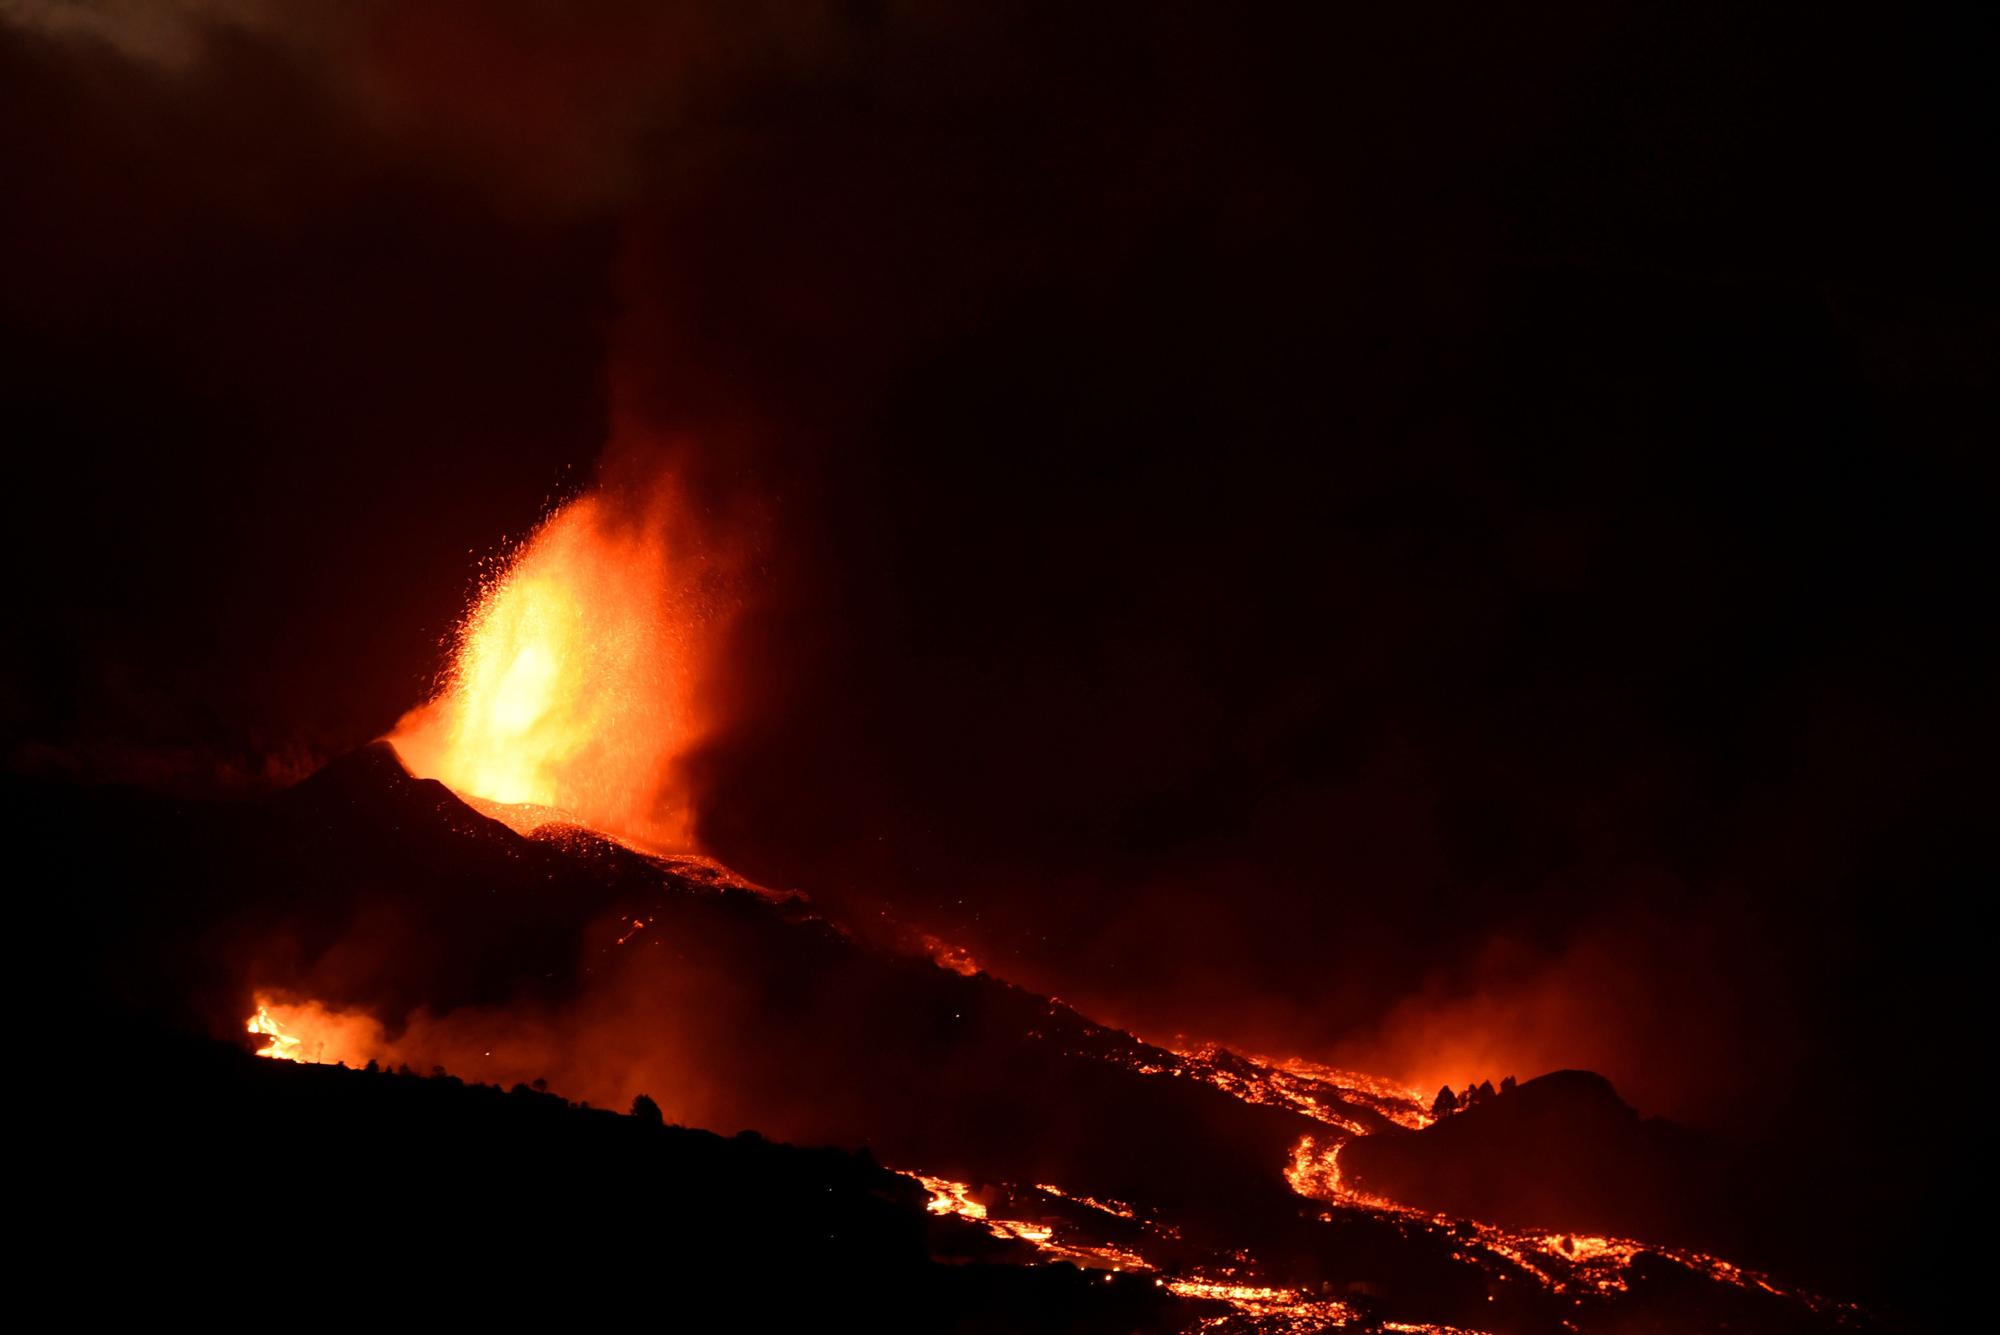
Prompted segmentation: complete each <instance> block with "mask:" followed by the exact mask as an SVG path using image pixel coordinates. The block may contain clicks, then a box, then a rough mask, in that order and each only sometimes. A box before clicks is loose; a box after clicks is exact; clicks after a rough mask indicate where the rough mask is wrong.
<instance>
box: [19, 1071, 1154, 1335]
mask: <svg viewBox="0 0 2000 1335" xmlns="http://www.w3.org/2000/svg"><path fill="white" fill-rule="evenodd" d="M105 1074H106V1075H107V1076H111V1075H113V1072H112V1070H111V1069H110V1068H106V1070H105ZM101 1083H102V1088H101V1089H100V1090H99V1091H98V1097H96V1098H94V1099H90V1100H86V1101H83V1102H82V1103H81V1104H80V1105H79V1106H78V1108H77V1109H76V1110H75V1113H74V1115H73V1117H72V1118H71V1119H70V1125H69V1126H68V1128H67V1129H68V1131H69V1132H70V1133H71V1135H72V1136H73V1138H74V1139H73V1143H74V1144H76V1145H77V1146H78V1147H79V1148H80V1149H82V1150H83V1151H84V1152H82V1153H79V1154H78V1155H77V1156H76V1157H74V1158H72V1159H69V1160H68V1161H67V1162H64V1163H62V1164H61V1165H60V1167H61V1169H62V1170H64V1172H65V1173H66V1177H67V1181H66V1184H65V1187H66V1189H65V1190H64V1191H63V1192H62V1193H61V1194H60V1196H59V1197H55V1198H52V1209H51V1214H52V1216H53V1217H52V1218H49V1219H45V1220H42V1221H40V1222H41V1223H42V1224H43V1225H44V1226H49V1225H52V1226H53V1229H54V1232H55V1235H56V1236H59V1237H63V1238H67V1239H70V1240H72V1248H71V1249H70V1250H69V1251H68V1252H67V1254H66V1255H65V1256H63V1257H62V1258H61V1262H62V1263H70V1264H75V1265H77V1266H78V1267H79V1268H80V1269H81V1270H82V1271H84V1272H86V1273H89V1272H96V1273H98V1274H99V1275H101V1276H102V1277H103V1279H104V1280H109V1281H114V1282H100V1283H95V1284H89V1283H86V1284H85V1285H84V1286H83V1288H82V1289H81V1296H82V1297H83V1298H84V1300H85V1301H84V1303H83V1309H82V1310H87V1311H93V1312H96V1313H98V1314H99V1315H101V1316H106V1317H109V1316H113V1315H116V1314H119V1313H126V1312H132V1311H143V1312H153V1313H158V1312H161V1311H180V1312H190V1311H205V1312H212V1313H216V1314H223V1313H231V1312H238V1313H240V1312H243V1311H246V1310H263V1311H265V1312H267V1313H268V1314H269V1315H270V1317H271V1318H272V1319H273V1320H277V1319H286V1320H293V1319H299V1318H301V1317H310V1316H311V1315H313V1314H319V1315H325V1314H330V1313H336V1312H346V1313H349V1314H351V1315H353V1316H355V1317H358V1316H359V1314H360V1313H362V1312H366V1311H370V1310H376V1311H379V1312H381V1314H382V1316H383V1317H384V1319H394V1320H399V1321H402V1320H408V1319H410V1318H412V1317H416V1316H428V1317H430V1318H431V1319H434V1320H440V1321H445V1320H448V1321H450V1322H451V1323H452V1324H453V1325H454V1326H456V1325H458V1324H459V1323H460V1322H464V1321H468V1320H474V1319H485V1320H493V1321H500V1322H505V1323H506V1324H507V1326H508V1327H510V1328H512V1327H515V1326H517V1325H518V1324H519V1323H520V1322H522V1321H524V1320H529V1319H539V1320H543V1321H549V1322H561V1323H562V1324H564V1325H565V1326H567V1325H570V1324H572V1323H575V1322H579V1321H585V1320H591V1321H595V1320H602V1319H605V1318H617V1317H622V1316H625V1315H626V1314H632V1315H633V1316H634V1317H636V1316H637V1315H638V1314H640V1313H645V1312H651V1313H654V1314H656V1315H657V1316H658V1317H659V1319H661V1320H663V1321H665V1322H667V1324H668V1326H669V1328H672V1327H673V1326H675V1325H679V1326H681V1327H683V1328H688V1329H746V1330H752V1329H798V1328H820V1327H822V1326H825V1325H827V1324H829V1323H832V1324H837V1325H843V1326H846V1327H849V1328H854V1329H871V1330H875V1329H879V1330H924V1331H929V1330H941V1331H966V1332H987V1331H995V1332H998V1331H1015V1330H1025V1329H1037V1330H1058V1331H1076V1332H1086V1331H1091V1332H1095V1331H1104V1332H1114V1331H1115V1332H1127V1331H1147V1330H1165V1329H1179V1328H1182V1327H1184V1326H1185V1325H1186V1324H1187V1322H1188V1321H1189V1319H1190V1316H1189V1312H1188V1310H1187V1307H1188V1305H1187V1304H1184V1303H1182V1302H1179V1301H1178V1300H1176V1299H1174V1298H1173V1297H1172V1296H1171V1295H1169V1294H1167V1293H1165V1292H1164V1291H1163V1290H1162V1289H1160V1288H1158V1287H1156V1286H1155V1285H1154V1284H1152V1283H1151V1282H1150V1280H1148V1279H1145V1278H1143V1277H1138V1276H1122V1275H1121V1276H1115V1277H1107V1276H1104V1275H1100V1274H1088V1273H1085V1272H1082V1271H1079V1270H1077V1269H1075V1268H1074V1267H1071V1266H1067V1265H1037V1266H1028V1265H1024V1264H1022V1262H1023V1261H1024V1260H1025V1259H1027V1258H1025V1257H1023V1256H1022V1255H1021V1254H1020V1253H1022V1252H1024V1251H1026V1250H1028V1249H1026V1248H1025V1247H1023V1246H1022V1245H1020V1244H1017V1243H1009V1242H1005V1241H1002V1240H999V1239H996V1238H994V1237H992V1236H991V1235H990V1234H988V1233H986V1232H985V1231H984V1230H982V1229H979V1228H977V1227H975V1226H973V1225H971V1224H968V1223H965V1222H963V1221H960V1220H958V1219H953V1218H940V1217H938V1216H935V1215H932V1214H930V1213H928V1212H927V1211H926V1209H925V1205H926V1202H927V1201H928V1199H929V1194H928V1193H927V1192H925V1191H924V1190H923V1188H921V1187H920V1186H919V1185H918V1184H916V1183H915V1182H913V1181H911V1180H910V1179H909V1178H907V1177H904V1176H901V1175H899V1174H896V1173H892V1172H889V1171H887V1170H885V1169H883V1168H881V1167H880V1166H878V1165H876V1164H875V1163H874V1162H873V1161H872V1159H870V1158H869V1157H868V1156H867V1155H865V1154H861V1155H855V1154H848V1153H844V1152H842V1151H839V1150H827V1149H821V1150H807V1149H796V1148H793V1147H790V1146H785V1145H776V1144H772V1143H771V1142H769V1141H766V1140H764V1139H763V1138H762V1137H760V1136H756V1135H754V1134H744V1135H740V1136H736V1137H733V1138H724V1137H721V1136H716V1135H712V1134H709V1133H707V1132H703V1131H694V1130H688V1129H685V1128H682V1127H678V1126H666V1125H661V1124H659V1123H657V1122H649V1121H648V1120H646V1119H642V1118H640V1117H635V1116H621V1115H617V1114H614V1113H610V1112H606V1111H603V1110H598V1109H589V1108H580V1107H577V1106H574V1105H572V1104H570V1103H568V1102H566V1101H565V1100H563V1099H561V1098H558V1097H556V1096H554V1095H551V1094H547V1093H542V1092H538V1091H534V1090H531V1089H528V1088H526V1087H521V1088H516V1089H514V1090H513V1091H511V1092H503V1091H502V1090H500V1089H498V1088H494V1087H491V1086H480V1085H467V1084H465V1083H463V1082H462V1081H460V1080H458V1079H456V1078H454V1077H449V1076H437V1077H431V1076H418V1075H414V1074H408V1073H405V1074H394V1073H390V1072H378V1071H355V1070H349V1069H346V1068H344V1067H337V1066H307V1065H299V1064H295V1063H290V1062H278V1061H268V1060H262V1059H258V1058H255V1057H252V1056H251V1055H250V1054H249V1050H248V1048H247V1046H246V1047H242V1048H233V1047H231V1046H230V1045H226V1044H221V1043H214V1042H209V1041H205V1040H189V1039H174V1038H171V1037H169V1036H165V1035H157V1034H152V1035H149V1034H146V1033H144V1032H141V1033H138V1034H130V1033H128V1034H127V1035H126V1037H125V1042H124V1044H123V1047H122V1050H121V1053H120V1061H119V1064H118V1066H117V1068H116V1071H115V1078H110V1079H105V1080H104V1081H102V1082H101ZM45 1167H46V1165H45Z"/></svg>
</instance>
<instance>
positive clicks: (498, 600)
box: [389, 490, 712, 847]
mask: <svg viewBox="0 0 2000 1335" xmlns="http://www.w3.org/2000/svg"><path fill="white" fill-rule="evenodd" d="M674 514H675V511H674V508H673V500H672V495H671V493H670V492H668V491H664V490H663V491H661V492H659V493H658V494H657V495H656V496H655V498H654V501H653V503H652V504H651V505H650V506H647V507H643V509H642V512H641V513H636V514H634V513H626V512H624V511H623V510H622V509H621V508H620V507H619V506H617V505H615V504H613V503H612V502H610V501H609V500H607V499H605V498H602V497H599V496H586V497H584V498H582V499H580V500H576V501H573V502H571V503H570V504H568V505H566V506H564V507H562V508H561V509H559V510H557V511H556V512H555V513H554V514H552V515H550V516H549V518H548V519H547V520H546V521H545V522H544V523H543V524H542V525H541V527H540V528H538V529H537V530H536V531H535V532H534V533H533V534H532V535H531V536H530V537H529V538H528V540H527V541H526V542H525V543H523V544H522V546H521V547H520V548H519V549H518V550H517V551H516V552H514V554H513V555H512V556H511V557H510V558H509V560H508V561H507V563H506V565H505V568H504V569H503V570H502V571H501V572H500V573H499V575H498V576H497V577H496V578H494V579H492V580H491V581H490V582H488V583H487V584H486V586H485V587H484V589H483V590H482V591H481V593H480V595H479V597H478V599H477V600H476V601H475V603H474V605H473V608H472V611H471V612H470V614H469V615H468V616H467V618H466V620H465V623H464V624H463V625H462V626H461V627H460V629H459V632H458V635H457V640H456V646H455V651H454V654H453V659H452V662H451V665H450V667H449V669H448V670H447V672H446V674H445V678H444V685H443V688H442V690H440V691H439V693H438V694H437V696H436V697H435V698H434V699H432V700H430V701H429V702H427V703H426V704H424V705H421V706H419V707H418V708H417V709H414V710H412V711H411V712H410V713H409V714H407V715H405V716H404V717H403V719H402V721H401V722H399V723H398V724H397V725H396V730H395V731H394V732H393V733H392V734H391V735H390V739H389V740H390V741H391V743H392V744H393V745H394V746H395V747H396V750H397V752H398V753H399V754H400V755H401V756H402V758H403V762H404V764H406V765H408V766H409V768H410V770H411V772H412V773H414V774H416V775H418V776H420V777H423V778H434V779H437V780H439V781H441V782H443V783H444V784H445V785H446V786H447V787H449V788H451V789H452V790H453V791H455V792H457V793H459V794H460V795H461V796H464V797H466V798H468V799H483V800H482V801H481V802H480V803H479V805H481V806H482V807H483V808H484V809H486V810H487V811H488V812H489V814H492V815H494V816H496V817H498V818H500V819H502V820H505V821H507V822H508V823H509V824H511V825H514V826H515V828H516V829H519V830H522V831H523V832H526V831H528V830H531V829H533V828H534V827H535V826H537V825H540V824H542V823H544V822H545V821H547V820H549V819H551V818H554V819H567V820H571V821H575V822H577V823H580V824H584V825H588V826H591V827H592V828H595V829H598V830H601V831H604V832H606V833H610V834H615V835H618V836H621V837H626V838H630V839H634V840H637V841H640V842H643V843H646V844H649V845H653V846H659V847H675V846H682V845H684V844H685V843H686V842H687V838H688V833H689V831H688V819H687V813H686V811H685V809H684V804H681V803H677V802H674V801H672V800H671V799H670V796H669V793H670V785H671V779H672V770H673V763H674V760H675V758H676V757H677V756H678V755H680V754H681V753H682V752H683V751H684V750H685V749H686V747H687V745H688V744H689V742H690V741H691V740H692V739H693V736H694V733H695V731H696V730H695V727H694V721H693V718H692V701H693V680H692V679H693V675H694V667H695V660H696V652H695V650H696V644H697V639H698V637H697V635H696V632H697V631H699V630H700V629H701V627H702V625H703V624H704V622H705V621H706V620H707V616H706V614H705V611H704V607H705V604H706V603H708V602H709V601H712V600H710V599H708V598H706V597H704V592H703V588H702V585H701V583H700V579H699V576H700V574H701V570H700V563H699V562H686V563H680V564H676V562H674V561H673V560H671V559H670V557H671V555H672V553H670V551H669V535H670V533H671V531H672V529H673V524H672V520H673V518H674Z"/></svg>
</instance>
